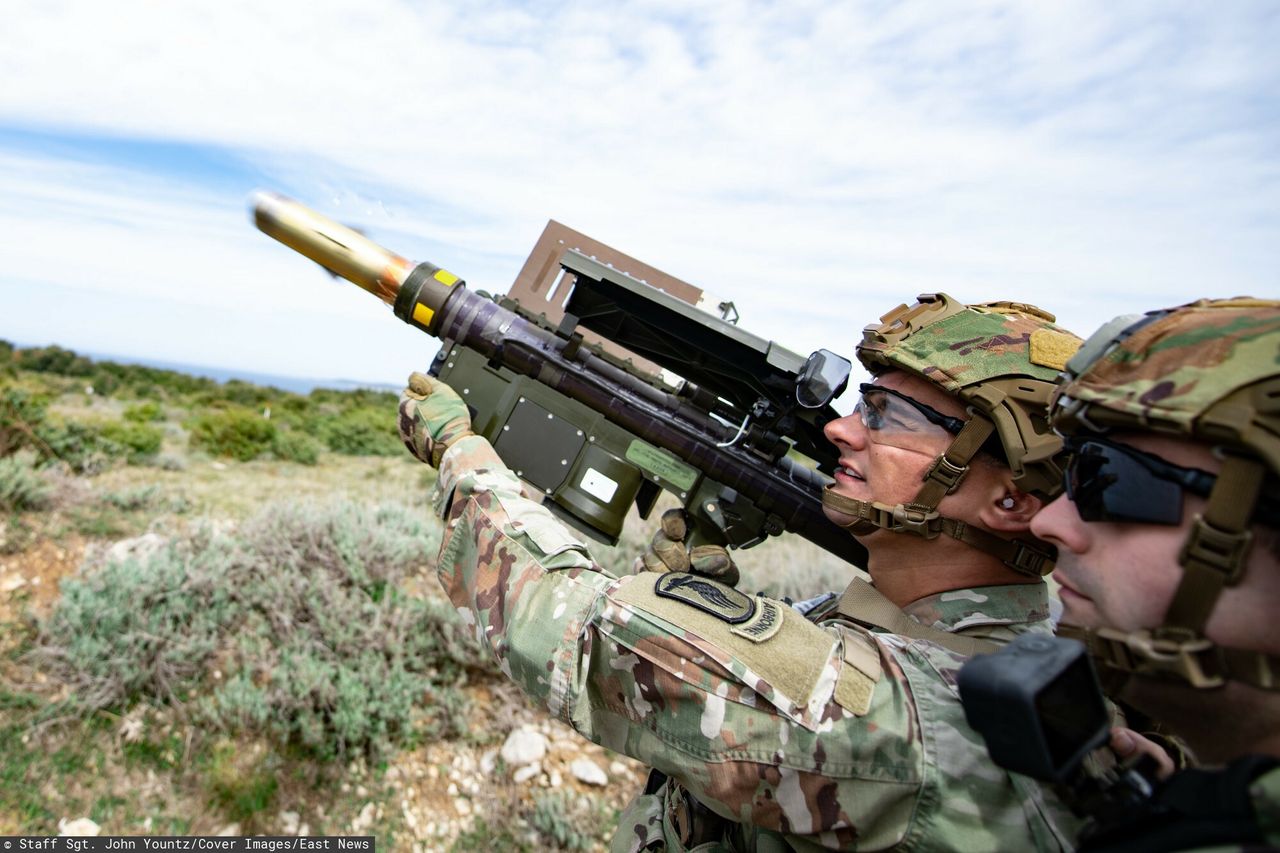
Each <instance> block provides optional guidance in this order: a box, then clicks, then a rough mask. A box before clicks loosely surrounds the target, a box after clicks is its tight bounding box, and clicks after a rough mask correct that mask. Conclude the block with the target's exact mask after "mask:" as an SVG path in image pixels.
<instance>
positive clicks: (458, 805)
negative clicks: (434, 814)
mask: <svg viewBox="0 0 1280 853" xmlns="http://www.w3.org/2000/svg"><path fill="white" fill-rule="evenodd" d="M453 808H454V809H455V810H456V811H457V812H458V814H460V815H462V816H463V817H466V816H467V815H469V814H471V801H470V800H464V799H462V798H461V797H459V798H458V799H456V800H454V801H453Z"/></svg>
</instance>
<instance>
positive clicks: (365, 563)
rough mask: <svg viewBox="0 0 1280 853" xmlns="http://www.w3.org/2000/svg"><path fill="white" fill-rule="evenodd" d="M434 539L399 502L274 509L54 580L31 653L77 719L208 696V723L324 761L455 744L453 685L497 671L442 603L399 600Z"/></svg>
mask: <svg viewBox="0 0 1280 853" xmlns="http://www.w3.org/2000/svg"><path fill="white" fill-rule="evenodd" d="M438 537H439V527H438V526H437V525H435V524H431V523H429V522H426V521H424V520H423V519H422V518H421V517H420V515H419V514H417V513H415V512H413V511H412V510H410V509H408V508H404V507H383V508H378V509H369V508H362V507H357V506H353V505H350V504H339V505H335V506H332V507H329V508H323V509H317V508H314V507H296V506H277V507H273V508H269V509H268V510H266V511H264V512H263V513H262V514H260V515H259V516H257V517H255V518H254V519H252V520H250V521H249V522H246V523H245V524H244V525H243V526H242V527H241V528H240V530H239V531H238V533H237V534H236V535H234V536H230V535H226V534H219V533H215V532H214V531H212V530H211V529H200V530H197V531H195V532H193V533H191V534H188V535H187V536H186V537H184V538H181V539H176V540H172V541H171V542H170V543H169V544H168V545H167V546H166V547H165V548H164V549H163V550H161V551H160V552H158V553H155V554H153V555H152V556H151V557H149V558H148V559H146V560H145V561H137V560H128V561H125V562H121V563H111V564H107V565H105V566H103V567H101V568H99V569H98V570H96V571H93V572H90V573H88V574H86V575H84V576H83V577H81V578H80V579H76V580H68V581H64V583H63V587H62V588H63V595H62V599H61V600H60V601H59V603H58V605H57V607H56V608H55V609H54V611H53V612H52V613H51V614H50V616H49V617H47V618H46V619H45V620H44V621H43V622H42V623H41V624H40V626H39V634H40V642H41V646H40V648H39V650H38V654H39V656H40V657H41V658H42V659H43V660H45V661H46V662H47V663H48V665H49V666H50V667H51V668H52V669H54V671H55V672H56V673H58V674H59V675H60V677H62V678H63V679H64V680H66V681H67V682H68V683H69V684H70V685H72V687H73V688H74V691H75V693H74V696H75V700H76V702H77V704H78V705H79V707H80V708H81V709H83V710H92V709H95V708H106V707H121V706H123V705H126V704H127V703H129V702H131V701H134V700H135V699H138V698H146V699H148V700H150V701H153V702H167V701H171V700H174V699H180V698H182V697H186V696H187V695H188V694H189V693H192V692H199V688H204V689H205V690H206V691H209V692H205V693H203V694H202V695H201V696H200V697H199V699H198V700H196V701H194V703H193V707H194V708H196V713H198V714H199V715H200V716H201V717H202V718H203V719H204V721H205V722H206V723H207V724H208V725H210V726H213V727H217V728H221V729H223V730H226V731H228V732H248V733H258V734H264V735H267V736H269V737H271V738H272V739H273V740H275V741H276V742H278V743H281V744H286V745H288V746H290V747H291V748H293V749H296V750H300V751H302V752H303V753H305V754H309V755H312V756H315V757H319V758H335V757H340V756H343V755H347V754H350V753H352V752H369V753H378V752H380V751H382V750H385V749H387V748H389V747H390V746H392V745H394V744H396V743H402V742H406V741H407V740H411V739H412V738H414V737H415V736H416V734H418V733H421V732H423V731H427V732H430V733H432V734H434V735H436V736H457V735H460V734H463V733H465V731H466V729H467V717H468V715H467V713H466V707H465V701H464V699H463V695H462V694H461V693H460V691H458V690H456V688H455V687H454V684H455V683H456V682H457V680H458V679H460V678H463V677H465V673H466V672H468V671H471V670H490V669H491V666H492V665H491V663H490V661H489V658H488V656H487V654H486V653H485V652H484V651H483V650H482V649H481V648H480V647H479V646H478V645H477V644H476V643H475V641H474V639H473V638H472V636H471V632H470V631H469V630H468V629H466V628H465V627H464V626H463V625H462V624H461V622H460V620H459V619H458V617H457V615H456V613H455V612H454V609H453V607H452V606H450V605H448V604H447V603H445V602H442V601H438V600H430V599H428V600H422V599H417V598H412V597H409V596H407V595H405V594H404V593H403V592H402V591H401V585H402V583H403V581H404V580H405V577H406V575H407V574H408V573H409V572H411V571H414V570H416V569H419V568H420V567H421V566H422V563H423V561H424V560H425V558H426V556H427V555H429V554H431V553H434V551H435V548H436V545H437V543H438ZM215 661H216V664H215ZM215 665H216V666H218V667H220V668H221V675H222V677H221V678H220V679H214V678H213V677H212V675H211V670H212V669H213V667H214V666H215ZM210 688H212V689H211V691H210V690H209V689H210Z"/></svg>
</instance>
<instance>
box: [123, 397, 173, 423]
mask: <svg viewBox="0 0 1280 853" xmlns="http://www.w3.org/2000/svg"><path fill="white" fill-rule="evenodd" d="M123 417H124V419H125V420H126V421H132V422H133V423H137V424H145V423H153V422H155V421H162V420H164V409H163V408H161V406H160V404H159V403H157V402H155V401H153V400H148V401H147V402H145V403H138V404H136V405H133V406H129V407H128V408H126V409H125V410H124V415H123Z"/></svg>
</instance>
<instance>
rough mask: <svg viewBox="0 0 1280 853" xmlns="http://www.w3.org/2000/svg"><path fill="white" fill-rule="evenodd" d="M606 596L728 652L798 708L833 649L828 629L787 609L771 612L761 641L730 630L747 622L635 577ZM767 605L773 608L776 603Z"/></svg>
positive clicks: (624, 580) (748, 623) (748, 622)
mask: <svg viewBox="0 0 1280 853" xmlns="http://www.w3.org/2000/svg"><path fill="white" fill-rule="evenodd" d="M739 595H741V593H739ZM610 598H612V599H613V600H614V601H615V602H617V603H618V604H621V605H624V606H626V607H628V608H633V609H635V610H639V611H642V612H645V613H652V614H653V615H655V616H657V617H659V618H661V619H663V620H664V621H666V622H669V623H671V624H672V625H675V626H679V628H680V629H683V631H684V632H685V633H686V639H688V640H689V641H690V642H693V643H694V645H701V644H702V643H701V642H699V641H696V640H694V639H693V637H690V636H687V635H689V634H692V635H695V636H696V637H699V638H701V640H702V641H703V642H705V643H709V644H710V645H711V646H712V647H714V648H717V649H720V650H723V651H725V652H728V653H729V654H731V655H733V657H735V658H737V659H738V660H739V661H741V662H742V664H743V665H744V666H746V667H747V669H749V670H750V671H751V672H753V673H755V674H756V675H757V676H759V677H760V678H762V679H764V680H765V681H767V682H769V683H770V684H771V685H773V687H775V688H776V689H777V690H778V692H780V693H781V694H782V695H783V696H785V697H786V698H787V699H789V700H791V701H792V702H795V703H796V704H797V705H798V706H800V707H801V708H803V706H804V705H805V704H806V703H807V702H808V701H809V698H810V697H811V696H812V695H813V692H814V690H815V689H816V688H817V686H818V680H819V677H820V676H821V674H822V670H823V667H824V666H826V663H827V661H828V660H829V659H830V657H831V654H832V653H833V652H834V651H835V644H836V638H835V637H834V636H833V635H832V634H831V633H830V632H829V631H825V630H823V629H822V628H819V627H818V626H817V625H815V624H813V623H812V622H809V621H807V620H805V619H803V618H800V616H799V614H797V613H794V612H792V613H787V611H788V610H789V608H787V607H778V608H777V610H776V615H777V616H778V617H779V618H778V619H777V620H776V621H775V622H773V624H771V625H769V626H768V627H769V630H768V631H767V633H768V636H767V638H766V639H760V638H759V637H758V636H753V635H746V636H744V635H742V634H739V633H737V632H735V631H734V630H733V629H734V628H735V627H738V628H742V629H744V630H749V629H750V628H751V626H752V625H753V624H754V622H753V620H750V619H747V620H743V621H742V622H740V623H738V624H737V625H733V624H730V623H729V622H727V621H726V620H725V618H724V615H722V614H714V613H713V612H712V611H711V610H710V609H708V608H706V607H703V606H699V605H700V604H701V602H699V603H695V602H694V601H692V600H690V599H688V598H674V597H666V596H662V595H659V594H658V593H657V592H656V591H655V589H654V583H653V582H652V581H650V580H648V578H646V577H644V576H641V575H632V576H630V577H626V578H622V579H621V580H620V582H619V584H618V586H617V588H616V589H615V590H614V592H613V593H612V594H611V595H610ZM769 603H770V604H775V605H776V602H769Z"/></svg>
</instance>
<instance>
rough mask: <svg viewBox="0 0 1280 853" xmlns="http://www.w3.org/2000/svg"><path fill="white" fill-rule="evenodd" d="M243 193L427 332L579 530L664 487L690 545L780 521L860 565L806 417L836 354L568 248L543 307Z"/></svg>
mask: <svg viewBox="0 0 1280 853" xmlns="http://www.w3.org/2000/svg"><path fill="white" fill-rule="evenodd" d="M252 208H253V219H254V223H255V224H256V225H257V227H258V228H259V229H260V230H262V231H263V232H264V233H266V234H267V235H269V236H271V237H273V238H275V239H276V240H278V241H280V242H281V243H284V244H285V245H287V246H289V247H290V248H292V249H294V250H295V251H297V252H299V253H300V254H302V255H305V256H306V257H308V258H310V259H311V260H313V261H315V262H316V263H318V264H320V265H321V266H322V267H324V268H325V269H327V270H329V271H331V272H332V273H334V274H336V275H339V276H341V277H343V278H346V279H348V280H350V281H352V282H353V283H355V284H357V285H359V286H360V287H361V288H363V289H364V290H367V291H369V292H370V293H372V294H373V295H375V296H377V297H378V298H379V299H381V300H382V301H383V302H385V303H387V304H388V305H390V306H392V308H393V310H394V313H395V315H396V316H397V317H399V318H400V319H401V320H404V321H405V322H406V323H408V324H410V325H412V326H415V327H417V328H418V329H421V330H422V331H424V332H426V333H427V334H430V335H432V336H434V337H437V338H439V339H440V340H441V341H443V346H442V347H441V349H440V352H439V353H438V354H437V355H436V358H435V360H434V362H433V363H432V365H431V372H432V373H433V374H434V375H436V376H438V377H439V378H440V379H442V380H444V381H446V382H448V383H449V385H450V386H452V387H453V388H454V389H455V390H457V391H458V393H459V394H460V395H462V397H463V399H464V400H465V401H466V402H467V405H468V408H469V409H470V410H471V415H472V428H473V429H474V430H475V431H476V432H477V433H478V434H481V435H484V436H485V437H486V438H488V439H489V441H490V442H491V443H492V444H493V446H494V448H495V449H496V450H497V452H498V454H499V456H501V458H502V459H503V461H504V462H505V463H506V464H507V465H508V466H509V467H510V468H512V469H513V470H514V471H515V472H516V473H517V474H518V475H519V476H520V477H521V478H522V479H523V480H524V481H525V482H526V483H528V484H529V485H531V486H532V487H534V488H536V489H538V490H541V491H542V492H543V494H544V503H545V504H546V505H547V506H548V507H549V508H550V509H552V510H553V511H555V512H556V513H557V514H558V515H560V516H561V517H563V518H564V519H565V520H566V521H568V522H569V523H570V524H572V525H573V526H574V527H576V528H578V529H579V530H581V531H582V532H584V533H586V534H589V535H591V536H593V537H594V538H597V539H600V540H602V541H605V542H608V543H610V544H615V543H616V542H617V539H618V535H619V533H620V532H621V530H622V524H623V520H624V518H625V517H626V514H627V512H628V510H629V509H630V508H631V507H632V506H633V505H634V506H636V507H637V510H638V511H639V513H640V515H641V517H644V518H647V517H648V515H649V512H650V511H651V510H652V508H653V506H654V503H655V501H656V500H657V498H658V496H659V494H660V493H661V492H662V491H663V490H665V491H668V492H670V493H671V494H673V495H675V496H676V497H678V498H679V501H680V503H681V504H682V505H683V506H684V507H685V509H686V510H687V511H688V512H689V514H690V515H691V516H692V517H693V519H694V521H695V527H694V529H695V538H696V541H697V542H706V543H714V544H722V545H728V546H729V547H732V548H741V547H750V546H752V545H755V544H757V543H759V542H761V541H764V540H765V539H766V538H767V537H769V536H772V535H777V534H780V533H782V532H784V531H788V532H792V533H796V534H798V535H800V536H802V537H804V538H805V539H808V540H809V541H811V542H814V543H815V544H817V545H819V546H820V547H822V548H824V549H826V550H828V551H830V552H831V553H833V554H836V555H838V556H840V557H842V558H844V559H845V560H848V561H849V562H852V563H854V564H856V565H859V566H862V565H865V563H866V551H865V549H863V548H862V546H861V545H859V544H858V543H857V541H856V540H854V539H853V538H852V537H850V536H849V535H848V534H847V533H845V532H844V531H843V530H841V529H840V528H838V527H836V526H835V525H833V524H832V523H831V522H830V521H828V520H827V518H826V517H825V516H824V515H823V512H822V500H821V492H822V487H823V486H824V485H825V484H826V483H828V482H830V480H829V477H828V476H827V475H829V474H830V473H831V472H832V471H833V469H834V467H835V465H836V464H837V457H836V452H835V448H834V447H833V446H831V445H830V444H829V443H827V441H826V440H825V438H824V437H823V435H822V428H823V426H824V425H825V424H826V423H827V422H828V421H830V420H832V419H834V418H836V417H838V414H837V413H836V412H835V410H834V409H832V407H831V406H830V405H829V403H830V400H831V398H832V397H834V396H836V395H838V394H839V393H840V391H842V390H843V387H844V384H845V382H846V381H847V378H848V371H849V363H848V361H846V360H845V359H842V358H840V357H839V356H836V355H833V354H832V353H830V352H827V351H825V350H820V351H818V352H816V353H814V354H813V355H811V356H809V357H808V358H805V357H802V356H799V355H797V354H795V353H793V352H790V351H789V350H786V349H784V348H782V347H780V346H778V345H776V344H774V343H772V342H770V341H767V340H764V339H762V338H758V337H756V336H755V335H752V334H750V333H748V332H746V331H744V330H742V329H740V328H739V327H738V326H737V325H736V324H734V323H731V322H729V321H727V320H724V319H722V318H720V317H717V316H715V315H712V314H710V313H707V312H704V311H702V310H699V309H698V308H696V307H694V306H693V305H690V304H688V303H687V302H684V301H682V300H680V299H677V298H675V297H674V296H671V295H670V294H668V293H665V292H663V291H662V290H659V289H658V288H656V287H652V286H650V285H649V284H647V283H645V282H643V281H641V280H639V279H638V278H634V277H632V276H630V275H628V274H627V273H626V272H624V271H622V270H621V269H618V268H615V267H614V266H612V265H610V264H606V263H602V262H601V261H599V260H597V259H596V258H593V257H590V256H588V255H586V254H583V253H582V252H579V251H575V250H573V249H565V250H563V252H562V253H561V254H560V256H559V266H560V268H561V269H562V270H563V272H562V273H561V276H562V277H566V280H567V281H568V282H569V284H570V286H571V291H570V295H569V296H568V298H567V299H565V300H564V301H563V303H562V307H563V316H561V317H560V318H559V319H558V320H551V319H548V317H547V312H546V311H545V310H544V311H534V310H533V309H532V308H531V307H528V306H524V305H521V304H520V303H519V302H517V301H515V300H513V299H509V298H497V299H495V298H494V297H491V296H489V295H487V294H485V293H482V292H477V291H471V290H468V289H467V288H466V287H465V284H464V282H463V281H462V280H461V279H460V278H458V277H457V276H455V275H453V274H452V273H450V272H448V271H447V270H443V269H441V268H439V267H437V266H435V265H433V264H429V263H416V264H415V263H413V262H411V261H408V260H406V259H405V258H402V257H400V256H399V255H396V254H395V253H393V252H390V251H388V250H386V249H384V248H382V247H381V246H379V245H377V244H376V243H374V242H373V241H372V240H370V239H369V238H367V237H365V236H364V235H363V234H361V233H359V232H357V231H355V230H353V229H351V228H348V227H346V226H344V225H341V224H339V223H337V222H334V221H332V220H330V219H328V218H326V217H324V216H322V215H320V214H318V213H316V212H314V211H312V210H310V209H308V208H307V207H305V206H303V205H301V204H299V203H298V202H295V201H292V200H290V199H288V198H285V197H283V196H280V195H277V194H274V193H266V192H259V193H255V194H254V196H253V198H252ZM570 233H576V232H570ZM584 240H589V238H584ZM590 242H591V243H592V244H594V241H590ZM594 245H598V244H594ZM623 257H625V256H623ZM650 269H651V268H650ZM530 301H531V302H532V301H533V300H530ZM533 307H539V306H536V305H535V306H533ZM584 334H585V335H586V337H584ZM588 338H590V339H591V340H588ZM610 342H611V344H610ZM671 374H674V375H675V376H676V377H679V378H678V379H676V378H672V377H671ZM797 457H804V458H806V459H807V460H808V461H807V463H806V462H805V461H804V460H799V459H797Z"/></svg>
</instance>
